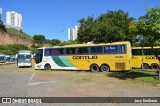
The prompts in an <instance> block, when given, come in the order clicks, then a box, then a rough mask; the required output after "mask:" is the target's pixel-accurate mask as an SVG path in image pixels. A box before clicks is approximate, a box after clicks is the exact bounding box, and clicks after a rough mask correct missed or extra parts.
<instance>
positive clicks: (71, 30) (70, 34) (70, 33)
mask: <svg viewBox="0 0 160 106" xmlns="http://www.w3.org/2000/svg"><path fill="white" fill-rule="evenodd" d="M68 40H74V28H68Z"/></svg>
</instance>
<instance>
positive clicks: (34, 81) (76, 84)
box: [0, 64, 160, 106]
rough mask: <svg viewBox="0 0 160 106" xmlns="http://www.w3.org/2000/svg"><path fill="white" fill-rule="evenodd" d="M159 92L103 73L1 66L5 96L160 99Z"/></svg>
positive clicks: (0, 93) (0, 89) (1, 89)
mask: <svg viewBox="0 0 160 106" xmlns="http://www.w3.org/2000/svg"><path fill="white" fill-rule="evenodd" d="M159 91H160V87H158V86H153V85H150V84H144V83H142V82H137V81H134V80H119V79H116V78H111V77H108V76H107V75H106V73H101V72H98V73H91V72H87V71H53V70H52V71H44V70H34V68H17V67H16V65H15V64H10V65H0V96H1V97H159V96H160V92H159ZM34 105H35V106H39V105H37V104H34ZM49 105H51V104H49ZM54 105H56V104H54ZM57 105H60V104H57ZM65 105H69V104H65ZM88 105H89V104H84V106H88ZM100 105H103V104H100ZM112 105H115V106H119V105H121V104H112ZM15 106H17V105H15ZM62 106H63V104H62ZM90 106H92V104H90ZM126 106H127V105H126Z"/></svg>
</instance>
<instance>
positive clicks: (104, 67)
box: [100, 64, 110, 72]
mask: <svg viewBox="0 0 160 106" xmlns="http://www.w3.org/2000/svg"><path fill="white" fill-rule="evenodd" d="M100 69H101V71H102V72H109V71H110V67H109V66H108V65H107V64H102V65H101V67H100Z"/></svg>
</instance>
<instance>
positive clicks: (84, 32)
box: [78, 10, 136, 43]
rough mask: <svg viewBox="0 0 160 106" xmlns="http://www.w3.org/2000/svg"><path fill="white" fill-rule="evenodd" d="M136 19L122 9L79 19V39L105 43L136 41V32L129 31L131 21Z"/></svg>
mask: <svg viewBox="0 0 160 106" xmlns="http://www.w3.org/2000/svg"><path fill="white" fill-rule="evenodd" d="M133 20H134V18H133V17H129V16H128V13H125V12H124V11H122V10H118V11H108V12H107V13H106V14H101V15H100V16H99V17H98V18H96V19H94V18H93V17H87V18H86V19H85V18H82V19H80V20H79V23H80V27H79V30H78V40H79V41H80V42H91V41H94V42H95V43H104V42H116V41H130V42H134V41H135V36H136V35H135V34H130V33H129V25H130V22H132V21H133Z"/></svg>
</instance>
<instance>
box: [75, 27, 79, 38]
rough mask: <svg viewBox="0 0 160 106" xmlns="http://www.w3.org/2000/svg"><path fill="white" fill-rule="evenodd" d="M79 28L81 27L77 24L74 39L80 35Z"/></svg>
mask: <svg viewBox="0 0 160 106" xmlns="http://www.w3.org/2000/svg"><path fill="white" fill-rule="evenodd" d="M78 28H79V26H77V25H76V26H75V37H74V39H77V37H78V35H77V34H78Z"/></svg>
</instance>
